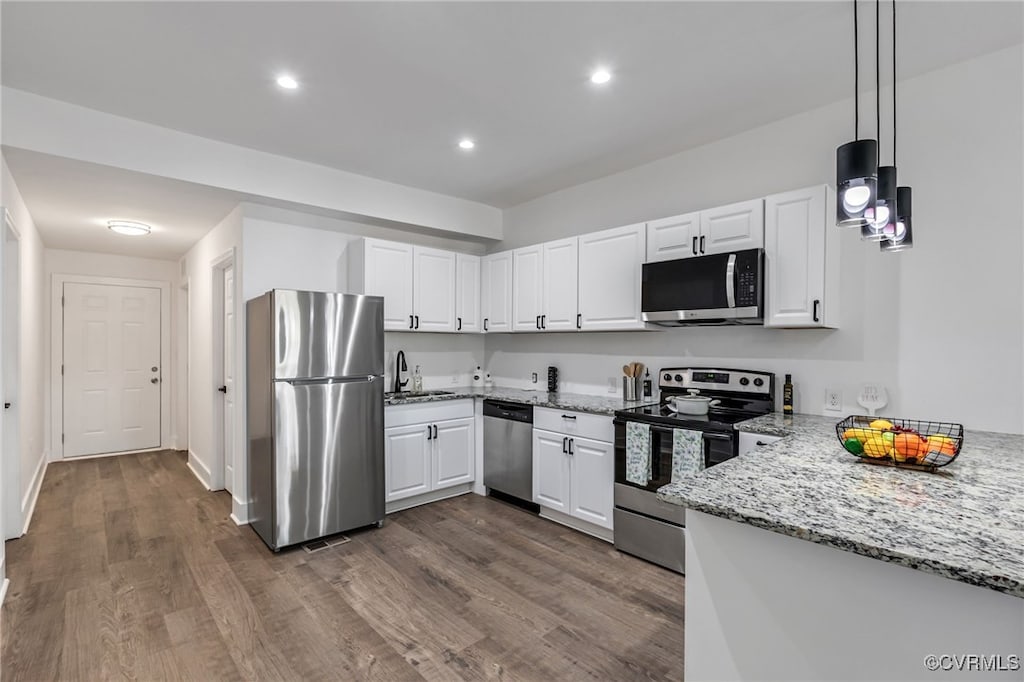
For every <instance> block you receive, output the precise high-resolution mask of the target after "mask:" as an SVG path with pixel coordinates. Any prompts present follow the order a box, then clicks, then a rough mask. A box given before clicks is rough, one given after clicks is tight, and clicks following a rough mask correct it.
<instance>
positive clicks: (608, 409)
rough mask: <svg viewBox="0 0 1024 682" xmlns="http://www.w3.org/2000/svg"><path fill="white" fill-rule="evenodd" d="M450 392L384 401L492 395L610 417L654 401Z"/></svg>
mask: <svg viewBox="0 0 1024 682" xmlns="http://www.w3.org/2000/svg"><path fill="white" fill-rule="evenodd" d="M446 390H450V391H451V392H450V394H445V395H420V396H417V395H412V396H410V395H398V394H396V395H391V394H389V395H388V397H386V398H385V400H384V404H385V405H386V406H390V405H406V404H409V403H423V402H433V401H438V400H459V399H463V398H493V399H494V400H507V401H509V402H514V403H523V404H525V405H534V406H536V407H550V408H552V409H556V410H571V411H573V412H590V413H592V414H606V415H609V416H611V415H612V414H614V413H615V411H616V410H624V409H626V408H630V407H640V406H641V405H652V404H654V403H656V402H658V401H657V400H656V399H654V398H647V399H645V400H641V401H628V402H627V401H625V400H623V399H622V398H620V397H616V396H612V395H608V396H600V395H583V394H580V393H548V392H546V391H524V390H522V389H518V388H497V387H495V388H489V389H483V388H451V389H446Z"/></svg>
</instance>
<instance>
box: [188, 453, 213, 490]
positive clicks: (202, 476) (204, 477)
mask: <svg viewBox="0 0 1024 682" xmlns="http://www.w3.org/2000/svg"><path fill="white" fill-rule="evenodd" d="M188 468H189V469H191V470H192V473H193V474H194V475H195V477H196V478H198V479H199V482H200V483H202V484H203V487H204V488H206V489H207V490H212V489H213V488H211V487H210V469H209V467H207V466H206V465H205V464H203V461H202V460H201V459H199V458H198V457H196V453H194V452H192V450H189V451H188Z"/></svg>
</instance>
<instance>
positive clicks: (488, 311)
mask: <svg viewBox="0 0 1024 682" xmlns="http://www.w3.org/2000/svg"><path fill="white" fill-rule="evenodd" d="M480 279H481V283H482V285H483V287H482V288H483V292H482V304H483V310H482V312H481V315H482V317H483V318H484V320H483V331H485V332H507V331H512V252H511V251H505V252H504V253H496V254H492V255H490V256H486V257H485V258H484V259H483V261H482V263H481V277H480Z"/></svg>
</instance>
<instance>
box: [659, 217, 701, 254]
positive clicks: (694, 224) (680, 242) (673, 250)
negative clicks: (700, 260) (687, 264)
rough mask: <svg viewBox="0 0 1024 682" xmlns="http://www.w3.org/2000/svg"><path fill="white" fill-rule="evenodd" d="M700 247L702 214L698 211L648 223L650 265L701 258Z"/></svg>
mask: <svg viewBox="0 0 1024 682" xmlns="http://www.w3.org/2000/svg"><path fill="white" fill-rule="evenodd" d="M695 237H696V238H697V241H696V242H695V241H694V238H695ZM699 246H700V213H699V212H697V211H695V212H693V213H686V214H684V215H677V216H672V217H671V218H662V219H661V220H654V221H652V222H649V223H647V262H648V263H653V262H655V261H660V260H676V259H678V258H692V257H694V256H699V255H700V251H699Z"/></svg>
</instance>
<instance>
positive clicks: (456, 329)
mask: <svg viewBox="0 0 1024 682" xmlns="http://www.w3.org/2000/svg"><path fill="white" fill-rule="evenodd" d="M456 319H457V320H458V321H459V325H458V326H457V327H456V328H455V331H457V332H461V331H462V318H461V317H459V318H456Z"/></svg>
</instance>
